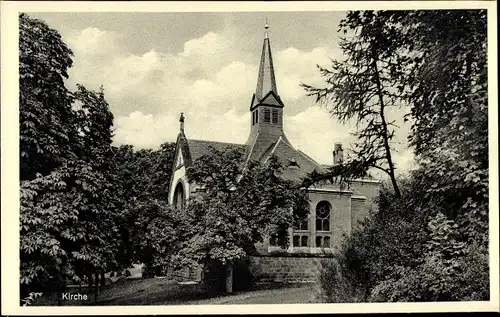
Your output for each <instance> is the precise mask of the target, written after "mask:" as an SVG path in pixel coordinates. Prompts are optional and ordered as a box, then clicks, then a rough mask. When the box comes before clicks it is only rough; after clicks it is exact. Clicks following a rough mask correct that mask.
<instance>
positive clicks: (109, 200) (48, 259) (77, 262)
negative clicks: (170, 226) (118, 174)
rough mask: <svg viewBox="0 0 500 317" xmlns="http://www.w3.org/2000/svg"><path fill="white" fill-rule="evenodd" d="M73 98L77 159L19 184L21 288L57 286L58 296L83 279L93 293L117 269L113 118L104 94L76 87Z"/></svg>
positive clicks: (116, 198) (117, 239)
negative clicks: (108, 272)
mask: <svg viewBox="0 0 500 317" xmlns="http://www.w3.org/2000/svg"><path fill="white" fill-rule="evenodd" d="M75 98H76V100H78V101H79V102H80V104H81V109H80V110H76V111H75V112H74V119H73V120H74V122H75V124H76V126H77V127H78V129H77V131H78V132H79V135H78V137H79V138H80V140H79V143H77V144H80V145H82V146H80V147H77V146H75V149H74V153H75V154H76V155H78V156H76V157H72V158H71V159H69V158H68V159H66V160H64V161H63V162H62V165H61V166H59V167H57V168H55V169H54V170H53V171H51V172H50V173H49V174H48V175H42V174H40V173H38V174H37V176H36V178H35V179H34V180H26V181H22V182H21V283H22V284H26V285H31V286H32V287H35V288H42V289H43V288H45V287H46V286H47V284H54V283H55V284H56V285H57V287H58V290H59V291H60V290H61V289H62V288H63V287H64V285H65V283H66V281H67V280H74V281H80V280H82V279H83V278H84V276H87V279H88V280H89V283H91V282H90V281H92V280H94V281H95V285H96V288H97V287H98V285H99V280H100V279H101V280H102V275H103V274H104V272H106V270H110V269H115V268H116V267H119V265H120V264H119V263H118V262H117V260H116V257H115V254H116V253H117V249H118V246H119V244H120V235H119V232H118V228H117V226H116V222H117V219H118V218H119V217H120V215H119V213H118V208H117V207H118V206H119V199H118V197H117V196H116V191H115V188H114V187H113V184H112V179H111V172H112V170H111V169H110V165H109V163H108V162H109V158H110V153H111V152H110V150H111V147H110V144H111V126H112V118H113V116H112V115H111V113H110V112H109V110H108V105H107V103H106V101H105V100H104V94H103V93H102V92H100V93H96V92H92V91H88V90H86V89H85V88H84V87H83V86H79V87H78V91H77V92H76V93H75ZM97 290H98V289H97ZM96 296H97V292H96Z"/></svg>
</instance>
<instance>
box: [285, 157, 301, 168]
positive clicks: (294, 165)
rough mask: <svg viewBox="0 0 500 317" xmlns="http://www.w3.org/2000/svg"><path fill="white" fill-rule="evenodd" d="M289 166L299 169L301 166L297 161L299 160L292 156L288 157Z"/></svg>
mask: <svg viewBox="0 0 500 317" xmlns="http://www.w3.org/2000/svg"><path fill="white" fill-rule="evenodd" d="M288 168H291V169H299V168H300V166H299V163H297V161H296V160H295V159H294V158H290V159H288Z"/></svg>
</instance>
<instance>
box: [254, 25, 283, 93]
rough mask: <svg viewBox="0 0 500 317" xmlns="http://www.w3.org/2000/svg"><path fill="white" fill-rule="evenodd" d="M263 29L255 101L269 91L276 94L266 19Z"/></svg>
mask: <svg viewBox="0 0 500 317" xmlns="http://www.w3.org/2000/svg"><path fill="white" fill-rule="evenodd" d="M265 29H266V31H265V34H264V45H263V47H262V55H261V57H260V67H259V77H258V79H257V89H256V91H255V97H256V98H257V101H261V100H262V98H264V97H265V96H266V95H267V94H268V93H269V92H270V91H272V92H274V93H275V94H276V95H278V89H276V79H275V78H274V66H273V57H272V54H271V44H270V43H269V35H268V33H267V30H268V29H269V24H267V19H266V26H265Z"/></svg>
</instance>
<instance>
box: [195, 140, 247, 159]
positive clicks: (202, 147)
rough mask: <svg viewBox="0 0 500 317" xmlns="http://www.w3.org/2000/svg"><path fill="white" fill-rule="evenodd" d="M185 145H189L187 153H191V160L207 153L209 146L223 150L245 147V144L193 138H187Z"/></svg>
mask: <svg viewBox="0 0 500 317" xmlns="http://www.w3.org/2000/svg"><path fill="white" fill-rule="evenodd" d="M187 145H188V147H189V153H190V154H191V160H192V161H193V162H194V161H196V159H198V158H200V157H202V156H203V155H205V154H208V153H209V152H210V147H212V148H214V149H216V150H217V151H224V150H227V149H233V148H241V149H242V150H245V149H246V145H244V144H237V143H226V142H216V141H206V140H194V139H187Z"/></svg>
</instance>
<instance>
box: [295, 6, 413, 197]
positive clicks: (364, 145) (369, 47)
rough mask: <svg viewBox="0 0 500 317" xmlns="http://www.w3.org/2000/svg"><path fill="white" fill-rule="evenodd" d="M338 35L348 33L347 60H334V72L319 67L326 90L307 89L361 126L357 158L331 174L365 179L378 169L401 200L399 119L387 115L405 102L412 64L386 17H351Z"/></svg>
mask: <svg viewBox="0 0 500 317" xmlns="http://www.w3.org/2000/svg"><path fill="white" fill-rule="evenodd" d="M382 26H383V27H382ZM339 31H343V33H344V37H342V38H341V40H340V44H339V46H340V48H341V49H342V52H343V53H344V56H345V57H346V58H345V59H344V60H340V61H336V60H333V61H332V66H331V69H327V68H323V67H321V66H318V68H319V69H320V71H321V75H322V76H323V77H324V78H325V81H326V83H327V87H326V88H316V87H312V86H310V85H306V84H302V86H303V87H304V88H305V89H306V91H307V92H308V95H309V96H314V97H315V98H316V102H319V103H323V104H325V105H326V106H327V107H328V108H329V109H330V113H331V114H332V116H333V117H334V118H336V119H337V120H338V121H339V122H340V123H343V124H345V123H348V122H351V121H355V123H356V132H355V133H354V135H355V136H356V138H357V140H358V141H357V142H356V143H355V144H354V148H353V149H352V152H353V153H352V156H351V158H350V159H349V160H347V162H346V163H345V165H346V167H344V168H343V169H339V168H338V167H337V168H335V169H334V170H332V172H333V174H334V175H333V176H337V175H338V174H343V175H342V176H346V177H352V176H354V177H357V176H364V174H365V173H366V172H367V171H368V169H369V168H376V169H378V170H380V171H382V172H384V173H385V174H387V175H388V176H389V178H390V180H391V183H392V186H393V187H394V190H395V192H396V195H399V187H398V184H397V181H396V173H395V170H396V164H395V163H394V160H393V151H394V150H393V148H392V140H393V137H394V127H396V125H395V120H389V119H388V113H390V112H391V111H393V110H392V109H394V108H399V107H401V106H402V105H403V103H404V101H405V91H404V89H403V87H404V86H399V89H395V87H398V86H397V84H398V83H399V82H398V80H400V78H401V77H404V76H405V69H404V66H405V65H406V64H407V58H406V57H405V56H404V55H402V54H399V50H400V46H401V40H400V39H399V38H398V37H397V36H396V35H397V33H396V32H394V27H393V26H392V25H390V24H389V23H387V19H386V18H385V17H384V12H381V13H379V12H374V11H364V12H360V11H352V12H349V13H348V14H347V16H346V18H344V19H343V20H341V22H340V26H339ZM346 34H349V36H347V35H346ZM332 172H331V173H330V176H331V175H332ZM335 174H337V175H335ZM327 177H329V176H328V175H327Z"/></svg>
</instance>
